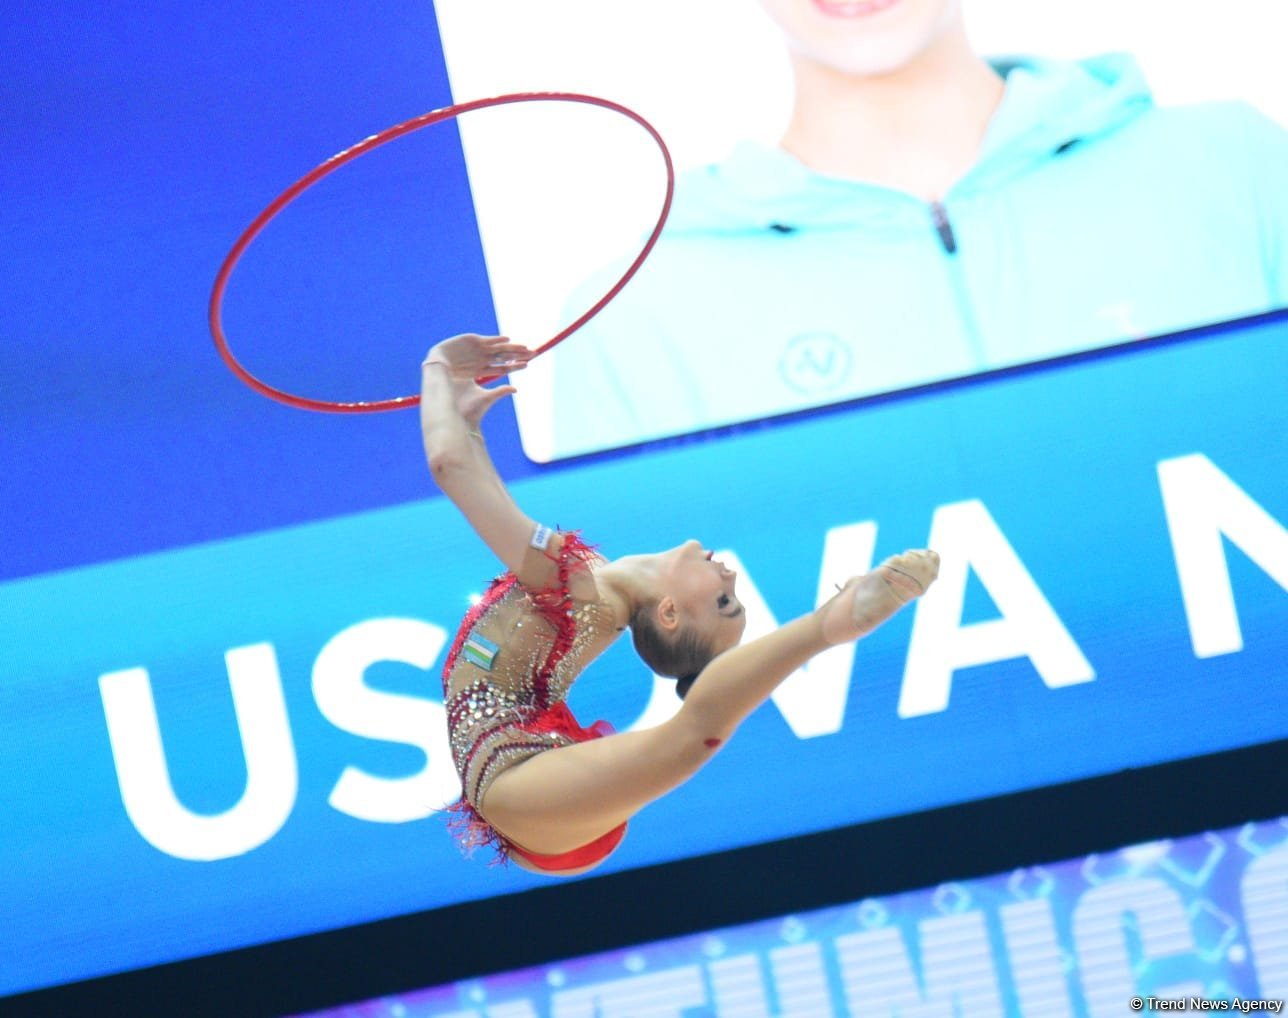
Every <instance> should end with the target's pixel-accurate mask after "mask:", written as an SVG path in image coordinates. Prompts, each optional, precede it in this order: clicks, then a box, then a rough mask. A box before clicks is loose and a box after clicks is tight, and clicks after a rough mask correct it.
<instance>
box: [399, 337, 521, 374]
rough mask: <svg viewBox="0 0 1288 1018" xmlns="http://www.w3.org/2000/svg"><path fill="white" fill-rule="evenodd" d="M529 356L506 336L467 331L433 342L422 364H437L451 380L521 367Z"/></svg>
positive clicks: (500, 372)
mask: <svg viewBox="0 0 1288 1018" xmlns="http://www.w3.org/2000/svg"><path fill="white" fill-rule="evenodd" d="M531 359H532V351H531V350H529V349H528V348H527V347H526V346H522V345H520V344H518V343H511V342H510V340H509V338H508V337H506V336H476V335H475V334H474V333H472V332H469V333H465V334H464V335H461V336H453V337H452V338H451V339H445V340H443V341H442V342H441V343H435V344H434V345H433V346H432V347H430V350H429V353H428V354H426V355H425V360H424V365H425V367H426V368H428V367H429V366H430V365H432V364H440V365H442V366H443V367H444V368H446V369H447V373H448V374H449V375H450V376H451V377H452V380H453V381H463V382H472V381H474V380H475V379H476V378H495V377H497V376H498V375H509V374H513V373H514V372H516V371H522V370H523V369H524V368H526V367H527V366H528V361H530V360H531Z"/></svg>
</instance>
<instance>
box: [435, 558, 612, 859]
mask: <svg viewBox="0 0 1288 1018" xmlns="http://www.w3.org/2000/svg"><path fill="white" fill-rule="evenodd" d="M561 536H562V544H561V546H560V548H559V551H558V554H557V555H555V556H552V559H553V561H554V562H555V565H556V568H557V579H556V581H555V583H554V584H552V585H551V586H550V587H547V588H546V589H544V590H530V589H528V588H526V587H525V586H524V585H523V584H521V583H520V582H519V581H518V579H517V578H516V577H515V576H514V574H513V573H506V574H504V575H502V576H500V577H498V578H497V579H496V580H494V581H493V582H492V585H491V587H489V588H488V591H487V593H486V594H485V595H484V596H483V598H482V600H481V601H479V603H478V604H476V605H475V606H474V607H473V608H471V609H470V610H469V612H468V613H467V614H466V616H465V619H464V620H463V621H462V622H461V626H460V629H459V630H458V631H457V633H456V639H455V640H454V641H453V643H452V648H451V650H450V651H449V652H448V655H447V664H446V666H445V667H444V669H443V692H444V698H445V700H446V705H447V729H448V737H449V740H450V742H451V747H452V757H453V760H454V761H455V763H456V769H457V773H459V774H460V776H461V786H462V790H463V791H462V796H461V798H460V800H459V801H458V802H457V803H456V804H455V805H453V806H452V807H451V812H453V813H454V814H455V817H454V818H453V821H452V824H451V828H452V832H453V834H454V835H455V836H456V837H457V839H458V840H459V841H460V842H461V843H462V845H464V846H465V847H466V848H474V847H476V846H478V845H482V844H487V845H492V846H493V847H494V848H495V849H496V850H497V853H498V855H499V857H500V858H501V859H505V858H507V857H508V856H509V855H510V854H512V853H513V854H515V855H519V856H521V857H522V858H523V859H525V860H527V861H528V862H529V863H531V864H532V865H533V866H535V867H537V868H539V869H543V870H546V871H548V872H560V871H563V870H571V869H579V868H581V867H584V866H589V865H591V864H592V863H595V862H598V861H599V860H601V859H603V858H604V857H605V856H607V855H608V854H609V853H610V852H612V851H613V849H615V848H616V847H617V845H618V844H619V843H620V842H621V840H622V836H623V835H624V834H625V831H626V825H625V824H622V825H621V826H620V827H617V828H615V829H613V830H611V831H609V832H607V833H606V834H604V835H602V836H600V837H599V838H596V839H595V840H594V841H592V842H590V843H589V844H587V845H583V846H581V847H580V848H576V849H573V850H572V851H570V852H564V853H560V854H558V855H540V854H537V853H532V852H529V851H527V850H525V849H523V848H520V847H519V846H517V845H514V844H513V843H511V842H510V841H508V840H507V839H506V838H505V837H504V835H502V834H501V833H500V832H499V831H497V830H495V829H494V828H493V827H492V826H491V825H490V824H488V822H487V821H486V820H485V819H484V818H483V816H482V814H481V813H480V812H479V810H478V804H479V803H480V802H481V801H482V799H483V796H484V794H485V793H486V792H487V789H488V786H489V785H490V784H491V783H492V782H493V781H494V780H495V779H496V777H497V775H498V774H500V773H502V772H503V771H504V770H506V769H507V768H509V767H513V766H514V765H515V764H518V763H521V762H523V761H524V760H527V759H529V758H531V757H533V756H536V755H537V754H538V753H544V752H546V751H548V750H551V749H556V748H558V747H560V746H569V745H572V744H573V743H577V742H587V741H589V740H591V739H597V738H600V737H602V736H605V735H609V734H611V733H612V731H613V729H612V727H611V726H610V725H608V724H607V723H606V722H603V721H596V722H595V723H594V724H593V725H591V726H590V727H589V728H583V727H582V726H581V725H580V724H578V722H577V719H576V718H575V717H574V716H573V713H572V711H570V710H569V709H568V706H567V704H566V703H564V698H565V697H566V696H567V694H568V689H569V687H570V686H571V685H572V682H573V680H574V679H575V678H576V676H577V674H578V673H579V672H580V671H581V669H582V668H583V667H584V666H585V664H586V659H587V654H588V651H590V650H591V647H592V645H593V644H595V643H601V644H602V643H604V642H605V638H607V639H608V640H609V641H611V639H612V638H615V637H616V635H617V631H616V626H615V625H614V619H613V613H612V609H611V608H610V607H609V606H608V605H607V604H604V603H602V602H599V601H589V602H585V601H582V602H579V601H576V600H575V599H574V598H573V597H572V594H571V593H570V589H569V580H570V577H571V576H572V574H573V572H574V570H577V569H585V568H587V567H588V566H589V565H590V564H591V563H593V562H596V561H600V559H599V558H598V556H597V555H596V554H595V553H594V551H593V550H592V549H591V548H590V547H589V546H587V545H586V544H584V543H582V541H581V539H580V538H579V537H578V535H577V534H575V533H569V534H563V535H561ZM609 634H611V635H609ZM471 645H473V648H474V649H475V653H473V654H471V653H468V652H467V651H468V650H469V649H470V647H471ZM492 648H495V650H494V651H493V650H492ZM480 649H481V652H480ZM463 652H466V653H463ZM489 654H492V655H493V656H492V658H491V660H490V661H488V660H487V656H488V655H489Z"/></svg>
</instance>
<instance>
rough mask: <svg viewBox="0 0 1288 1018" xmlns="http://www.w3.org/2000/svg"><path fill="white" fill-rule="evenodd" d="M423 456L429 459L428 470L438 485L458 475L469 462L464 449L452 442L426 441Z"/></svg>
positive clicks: (441, 485)
mask: <svg viewBox="0 0 1288 1018" xmlns="http://www.w3.org/2000/svg"><path fill="white" fill-rule="evenodd" d="M425 458H426V459H427V460H428V461H429V472H430V473H431V474H433V475H434V480H435V482H437V484H438V486H439V487H443V486H444V484H445V483H448V482H450V481H451V479H452V478H453V477H456V476H457V475H459V474H460V473H461V471H462V470H464V469H465V466H466V464H467V463H468V462H469V457H468V456H466V455H465V450H464V449H462V448H461V447H460V446H459V445H458V444H457V443H453V442H426V443H425Z"/></svg>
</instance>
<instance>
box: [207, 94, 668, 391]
mask: <svg viewBox="0 0 1288 1018" xmlns="http://www.w3.org/2000/svg"><path fill="white" fill-rule="evenodd" d="M529 102H563V103H582V104H584V105H587V106H598V107H601V108H602V109H606V110H611V111H612V112H614V113H620V114H621V115H622V116H624V117H627V118H628V119H630V120H633V121H635V123H637V124H639V125H640V127H642V128H644V130H645V131H647V132H648V134H649V137H651V138H652V139H653V141H654V142H655V143H656V144H657V147H658V151H659V152H661V154H662V161H663V163H664V164H665V166H666V196H665V198H664V199H663V201H662V210H661V212H660V213H659V215H658V217H657V224H656V225H655V226H654V227H653V229H652V231H651V232H650V233H649V235H648V238H647V239H646V240H645V241H644V246H643V247H642V248H641V249H640V253H639V254H638V255H636V256H635V260H634V261H632V262H631V263H630V265H628V266H627V267H626V271H625V272H623V273H622V276H621V278H620V279H618V280H617V282H616V283H614V284H613V285H612V286H611V287H609V289H608V291H607V292H606V293H605V294H604V295H603V296H602V297H600V298H599V300H597V301H595V303H594V304H592V305H591V306H590V307H589V308H587V309H586V310H585V311H583V312H582V313H581V314H580V315H578V316H577V317H576V318H575V319H574V320H573V321H572V322H571V323H570V324H569V325H566V326H565V327H564V328H563V329H561V330H560V331H559V332H558V333H556V334H555V335H554V336H552V337H551V338H550V339H548V340H546V341H545V342H544V343H542V344H541V345H540V346H539V347H537V349H536V353H538V354H541V353H545V352H546V351H547V350H549V349H550V348H551V347H553V346H555V345H556V344H558V343H562V342H563V341H564V340H565V339H567V338H568V337H569V336H571V335H572V334H573V333H574V332H576V331H577V330H578V329H580V328H581V327H582V326H583V325H585V324H586V323H587V322H588V321H590V320H591V319H592V318H594V317H595V315H597V314H599V312H600V311H602V310H603V309H604V307H605V306H606V305H607V304H608V302H609V301H611V300H612V299H613V298H614V297H616V296H617V295H618V293H620V292H621V289H622V287H624V286H625V285H626V284H627V283H628V282H630V280H631V277H632V276H634V275H635V273H636V272H638V271H639V267H640V266H641V265H643V264H644V259H645V258H647V257H648V256H649V252H651V251H652V250H653V247H654V245H655V244H656V243H657V240H658V237H660V236H661V234H662V227H663V226H665V225H666V218H667V216H668V215H670V212H671V199H672V197H673V196H674V194H675V167H674V166H673V165H672V162H671V153H670V150H669V149H667V147H666V142H665V141H663V140H662V136H661V135H660V134H658V132H657V129H656V128H655V127H654V126H653V125H652V124H650V123H649V122H648V121H647V120H645V119H644V118H643V117H642V116H640V115H639V114H638V113H636V112H635V111H634V110H632V109H629V108H627V107H625V106H623V105H621V103H616V102H613V101H612V100H611V99H601V98H600V97H598V96H593V95H582V94H580V93H577V92H514V93H511V94H509V95H498V96H493V97H492V98H490V99H474V100H472V101H470V102H465V103H457V104H456V105H454V106H445V107H443V108H442V109H438V110H431V111H430V112H428V113H422V114H421V115H420V116H418V117H413V118H412V119H411V120H406V121H404V122H403V123H401V124H395V125H394V126H393V127H389V128H386V129H385V130H383V131H381V132H380V133H379V134H373V135H372V136H371V137H370V138H366V139H364V140H363V141H360V142H358V144H356V145H354V146H353V147H352V148H347V149H345V150H344V151H343V152H339V153H337V154H336V155H333V156H332V157H331V158H330V159H328V160H327V161H326V162H324V163H321V164H320V165H318V166H316V167H315V168H314V169H312V170H311V171H310V172H308V173H306V174H305V175H304V176H303V177H301V178H300V179H299V180H297V181H296V182H295V183H294V184H292V185H291V186H290V187H288V188H287V189H286V190H285V191H283V192H282V193H281V194H279V195H278V196H277V197H276V198H275V199H273V202H272V203H271V204H270V205H269V206H268V207H267V208H266V209H264V211H263V212H261V213H260V214H259V215H258V216H256V217H255V219H254V221H253V222H252V223H251V224H250V226H248V227H247V228H246V230H245V231H244V232H243V233H242V235H241V236H240V237H238V238H237V243H235V244H234V245H233V246H232V250H230V251H229V252H228V256H227V257H226V258H225V259H224V263H223V265H221V266H220V267H219V272H218V274H217V275H216V276H215V285H214V288H213V289H212V290H211V293H210V310H209V317H210V334H211V336H212V337H213V338H214V341H215V347H216V349H218V351H219V356H220V357H222V358H223V360H224V363H225V364H227V365H228V367H229V368H230V369H231V371H232V373H233V374H234V375H236V376H237V377H238V378H239V379H241V380H242V382H244V383H245V384H246V385H248V386H249V387H250V388H252V389H254V390H255V391H256V392H258V393H260V395H263V396H267V397H268V398H269V399H273V400H277V402H279V403H285V404H286V405H287V406H293V407H297V408H299V409H301V410H317V411H321V412H323V413H337V414H357V413H374V412H377V411H380V410H400V409H402V408H403V407H411V406H415V405H416V404H417V403H419V402H420V397H419V396H416V395H413V396H396V397H393V398H390V399H378V400H372V401H370V402H352V403H344V402H332V401H330V400H323V399H312V398H310V397H308V396H297V395H295V394H294V393H290V392H286V391H285V390H283V389H277V388H274V387H273V386H271V385H269V384H268V383H266V382H263V381H261V380H260V379H258V378H256V377H255V376H254V375H252V374H251V373H250V372H249V371H247V370H246V368H244V367H243V366H242V364H241V363H240V362H239V361H238V360H237V358H236V357H234V356H233V352H232V349H231V347H230V346H229V344H228V338H227V336H225V335H224V327H223V303H224V291H225V290H226V289H227V287H228V279H229V277H230V276H231V275H232V273H233V269H234V268H236V267H237V262H238V261H239V260H240V259H241V256H242V255H243V254H245V253H246V249H247V248H248V247H250V245H251V242H252V241H253V240H254V239H255V238H256V237H257V236H259V234H260V232H261V231H262V230H263V229H264V227H266V226H267V225H268V224H269V223H270V222H272V220H273V218H274V217H275V216H276V215H277V214H278V213H279V212H281V211H282V209H284V208H286V206H287V205H289V204H290V203H291V202H293V201H294V200H295V199H296V198H298V197H299V196H300V195H301V194H303V193H304V192H305V191H307V190H308V189H309V188H310V187H312V186H313V185H314V184H316V183H317V182H318V181H319V180H321V179H322V178H323V177H325V176H327V175H328V174H331V173H333V172H335V171H336V170H338V169H339V168H340V167H341V166H343V165H344V164H345V163H348V162H352V161H353V160H354V159H357V158H358V157H359V156H361V155H365V154H366V153H368V152H370V151H371V150H372V149H375V148H379V147H380V146H381V145H384V144H386V143H388V142H391V141H393V140H394V139H396V138H401V137H402V136H403V135H404V134H410V133H411V132H412V131H419V130H420V129H421V128H423V127H429V126H431V125H433V124H439V123H442V122H443V121H444V120H452V119H454V118H456V117H459V116H460V115H461V114H463V113H470V112H472V111H474V110H484V109H488V108H489V107H492V106H509V105H513V104H515V103H529ZM490 380H491V379H481V381H490Z"/></svg>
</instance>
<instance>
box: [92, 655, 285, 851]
mask: <svg viewBox="0 0 1288 1018" xmlns="http://www.w3.org/2000/svg"><path fill="white" fill-rule="evenodd" d="M224 660H225V662H226V664H227V667H228V682H229V685H230V686H231V687H232V694H233V709H234V710H235V711H236V715H237V728H238V731H239V733H240V736H241V744H242V752H243V754H244V755H245V758H246V788H245V790H244V791H243V792H242V795H241V798H240V799H238V800H237V802H236V803H235V804H234V805H233V807H232V808H231V809H228V810H225V811H224V812H222V813H215V814H201V813H194V812H192V811H191V810H189V809H188V808H187V807H185V806H184V805H183V804H182V803H181V802H179V800H178V799H177V798H176V796H175V794H174V786H173V785H172V784H171V781H170V769H169V766H168V765H167V763H166V758H165V749H164V748H163V747H162V745H161V728H160V723H159V721H158V719H157V711H156V703H155V701H154V700H153V698H152V684H151V682H150V681H149V679H148V673H147V671H146V670H145V669H143V668H127V669H125V670H123V671H119V672H109V673H107V674H104V675H100V676H99V679H98V686H99V691H100V693H101V694H102V697H103V712H104V714H105V715H106V717H107V735H108V739H109V740H110V742H111V744H112V757H113V759H114V760H115V762H116V777H117V781H118V783H119V784H120V786H121V801H122V802H123V803H124V805H125V812H126V814H127V815H128V816H129V818H130V822H131V823H133V824H134V826H135V828H136V829H137V830H138V832H139V834H141V835H142V836H143V838H144V839H145V840H146V841H147V842H148V843H149V844H151V845H152V846H154V847H155V848H157V849H159V850H160V851H162V852H164V853H166V854H167V855H172V856H175V857H176V858H179V859H191V860H194V861H197V862H210V861H212V860H215V859H227V858H229V857H231V856H235V855H241V854H243V853H245V852H249V851H250V850H251V849H253V848H256V847H258V846H259V845H262V844H263V843H264V842H266V841H268V839H269V838H271V837H272V836H273V835H274V834H276V833H277V832H278V831H279V830H281V828H282V825H283V824H284V823H286V818H287V817H288V816H290V813H291V810H292V808H293V807H294V806H295V796H296V792H297V791H298V788H299V774H298V771H297V768H296V762H295V744H294V741H293V740H292V738H291V726H290V722H289V720H288V719H287V716H286V701H285V698H284V697H283V695H282V680H281V675H280V673H279V671H278V667H277V655H276V654H275V653H274V651H273V646H272V644H269V643H256V644H251V645H250V646H246V647H235V648H233V649H232V650H230V651H228V652H227V653H226V654H225V655H224Z"/></svg>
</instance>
